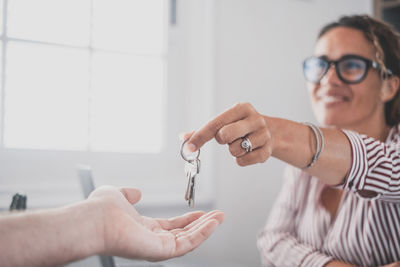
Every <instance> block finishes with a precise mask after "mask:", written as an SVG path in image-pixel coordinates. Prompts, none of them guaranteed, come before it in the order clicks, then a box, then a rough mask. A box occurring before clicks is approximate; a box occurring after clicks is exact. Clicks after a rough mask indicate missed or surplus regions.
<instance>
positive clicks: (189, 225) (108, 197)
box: [88, 186, 224, 261]
mask: <svg viewBox="0 0 400 267" xmlns="http://www.w3.org/2000/svg"><path fill="white" fill-rule="evenodd" d="M140 197H141V193H140V191H139V190H138V189H135V188H122V189H120V190H118V189H116V188H114V187H110V186H103V187H100V188H98V189H96V190H95V191H94V192H92V194H91V195H90V196H89V198H88V201H90V202H92V204H93V205H94V207H95V208H97V207H98V208H99V209H101V210H102V216H100V218H103V219H102V220H100V222H98V223H99V224H100V226H99V227H97V228H98V229H99V230H98V232H99V233H98V234H99V235H103V240H104V244H103V246H102V248H103V249H101V250H102V251H101V254H106V255H115V256H121V257H126V258H135V259H145V260H149V261H159V260H165V259H169V258H173V257H178V256H181V255H184V254H186V253H187V252H189V251H192V250H193V249H195V248H196V247H197V246H199V245H200V244H201V243H202V242H203V241H204V240H206V239H207V238H208V237H209V236H210V235H211V234H212V233H213V232H214V230H215V229H216V228H217V226H218V225H219V224H220V223H222V221H223V220H224V213H223V212H221V211H212V212H209V213H205V212H203V211H195V212H191V213H187V214H185V215H183V216H179V217H175V218H170V219H155V218H150V217H145V216H142V215H140V214H139V213H138V212H137V211H136V209H135V208H134V207H133V204H135V203H137V202H138V201H139V200H140Z"/></svg>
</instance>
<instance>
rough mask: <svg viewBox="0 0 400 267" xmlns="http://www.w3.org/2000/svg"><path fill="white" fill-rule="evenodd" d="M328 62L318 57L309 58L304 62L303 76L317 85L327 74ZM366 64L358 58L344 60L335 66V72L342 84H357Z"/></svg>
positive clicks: (363, 73) (362, 75) (365, 68)
mask: <svg viewBox="0 0 400 267" xmlns="http://www.w3.org/2000/svg"><path fill="white" fill-rule="evenodd" d="M330 65H331V64H330V62H329V61H327V60H325V59H323V58H318V57H311V58H309V59H307V60H306V61H305V62H304V68H303V70H304V75H305V77H306V79H307V80H308V81H310V82H314V83H318V82H319V81H320V80H321V79H322V78H323V76H324V75H325V74H326V73H327V71H328V69H329V67H330ZM366 70H367V63H366V62H365V61H363V60H362V59H358V58H345V59H341V60H339V61H338V63H337V64H336V72H337V75H338V76H339V78H340V79H341V80H342V81H344V82H349V83H354V82H358V81H360V80H361V79H363V77H364V76H365V72H366Z"/></svg>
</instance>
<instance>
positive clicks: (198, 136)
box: [183, 103, 273, 166]
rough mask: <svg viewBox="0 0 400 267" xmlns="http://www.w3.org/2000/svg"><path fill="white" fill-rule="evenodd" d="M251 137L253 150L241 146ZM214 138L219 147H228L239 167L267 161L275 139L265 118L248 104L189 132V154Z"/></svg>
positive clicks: (237, 106) (186, 137)
mask: <svg viewBox="0 0 400 267" xmlns="http://www.w3.org/2000/svg"><path fill="white" fill-rule="evenodd" d="M244 137H246V138H248V139H249V140H250V142H251V144H252V151H249V152H246V150H245V149H243V148H242V147H241V143H242V141H243V139H242V138H244ZM213 138H215V140H216V141H217V142H218V143H219V144H227V145H228V146H229V152H230V153H231V154H232V156H234V157H235V159H236V163H237V164H238V165H240V166H247V165H251V164H255V163H261V162H265V161H266V160H267V159H268V158H269V157H270V156H271V154H272V148H273V146H272V145H273V142H272V141H273V140H272V137H271V132H270V129H269V128H268V125H267V123H266V120H265V117H264V116H263V115H261V114H260V113H258V112H257V111H256V110H255V108H254V107H253V106H252V105H251V104H249V103H239V104H236V105H235V106H233V107H231V108H229V109H228V110H226V111H225V112H223V113H221V114H220V115H218V116H217V117H215V118H214V119H212V120H211V121H209V122H208V123H207V124H205V125H204V126H203V127H202V128H200V129H199V130H198V131H196V132H192V133H186V134H184V136H183V139H185V140H186V139H188V142H187V148H188V150H189V151H192V152H194V151H196V150H198V149H199V148H201V147H202V146H203V145H204V144H205V143H206V142H208V141H209V140H211V139H213Z"/></svg>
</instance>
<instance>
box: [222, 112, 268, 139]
mask: <svg viewBox="0 0 400 267" xmlns="http://www.w3.org/2000/svg"><path fill="white" fill-rule="evenodd" d="M263 128H266V123H265V120H264V118H263V117H262V116H249V117H246V118H245V119H243V120H239V121H236V122H234V123H231V124H228V125H226V126H224V127H222V128H221V129H220V130H219V131H218V132H217V134H216V136H215V139H216V140H217V142H218V143H220V144H230V143H232V142H233V141H235V140H236V139H238V138H240V137H243V136H245V135H247V134H249V133H252V132H255V131H257V130H259V129H263Z"/></svg>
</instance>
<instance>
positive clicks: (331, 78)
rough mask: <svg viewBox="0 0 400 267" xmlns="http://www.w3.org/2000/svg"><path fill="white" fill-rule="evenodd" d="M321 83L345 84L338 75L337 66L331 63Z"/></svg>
mask: <svg viewBox="0 0 400 267" xmlns="http://www.w3.org/2000/svg"><path fill="white" fill-rule="evenodd" d="M320 83H321V84H341V83H343V82H342V81H341V80H340V78H339V76H338V74H337V71H336V66H335V64H333V63H331V64H330V65H329V69H328V71H327V72H326V73H325V75H324V76H323V77H322V79H321V81H320Z"/></svg>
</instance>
